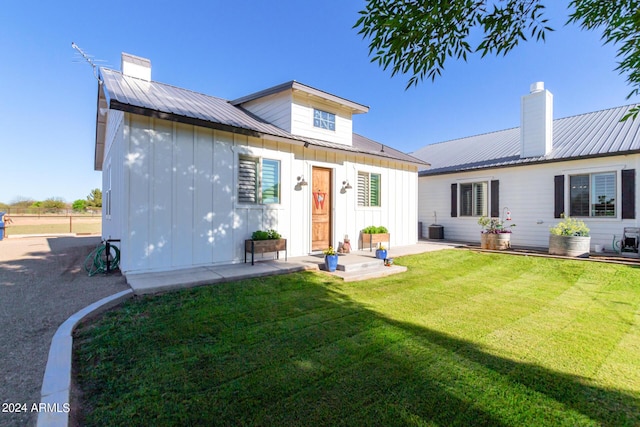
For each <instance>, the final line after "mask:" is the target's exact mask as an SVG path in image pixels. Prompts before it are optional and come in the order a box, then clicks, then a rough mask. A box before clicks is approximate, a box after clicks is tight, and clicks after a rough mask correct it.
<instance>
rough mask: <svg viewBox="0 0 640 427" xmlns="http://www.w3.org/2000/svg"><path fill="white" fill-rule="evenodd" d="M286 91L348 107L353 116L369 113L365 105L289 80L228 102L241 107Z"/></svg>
mask: <svg viewBox="0 0 640 427" xmlns="http://www.w3.org/2000/svg"><path fill="white" fill-rule="evenodd" d="M286 90H292V91H293V90H297V91H300V92H304V93H307V94H309V95H314V96H317V97H319V98H322V99H324V100H327V101H331V102H333V103H336V104H340V105H343V106H346V107H349V108H350V109H351V111H352V112H353V113H354V114H360V113H366V112H368V111H369V107H367V106H366V105H362V104H359V103H357V102H353V101H349V100H348V99H346V98H341V97H339V96H336V95H332V94H330V93H329V92H325V91H323V90H320V89H316V88H314V87H311V86H308V85H305V84H302V83H300V82H297V81H295V80H291V81H289V82H286V83H282V84H280V85H277V86H273V87H270V88H268V89H264V90H261V91H260V92H256V93H252V94H250V95H247V96H243V97H242V98H238V99H234V100H233V101H230V102H231V104H233V105H241V104H244V103H245V102H249V101H253V100H255V99H260V98H264V97H265V96H269V95H273V94H276V93H280V92H284V91H286Z"/></svg>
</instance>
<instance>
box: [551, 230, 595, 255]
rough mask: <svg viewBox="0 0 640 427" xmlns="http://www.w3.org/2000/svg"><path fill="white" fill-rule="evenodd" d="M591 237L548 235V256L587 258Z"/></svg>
mask: <svg viewBox="0 0 640 427" xmlns="http://www.w3.org/2000/svg"><path fill="white" fill-rule="evenodd" d="M590 246H591V237H584V236H558V235H556V234H549V255H562V256H573V257H578V258H589V248H590Z"/></svg>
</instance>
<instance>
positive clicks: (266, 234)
mask: <svg viewBox="0 0 640 427" xmlns="http://www.w3.org/2000/svg"><path fill="white" fill-rule="evenodd" d="M280 238H282V236H281V235H280V233H278V232H277V231H276V230H273V229H271V230H267V231H263V230H257V231H254V232H253V234H252V235H251V239H252V240H275V239H280Z"/></svg>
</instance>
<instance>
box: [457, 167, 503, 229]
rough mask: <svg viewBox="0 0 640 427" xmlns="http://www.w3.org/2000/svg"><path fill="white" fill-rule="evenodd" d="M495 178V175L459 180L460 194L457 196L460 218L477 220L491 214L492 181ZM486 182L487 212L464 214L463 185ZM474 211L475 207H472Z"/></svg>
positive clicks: (458, 188) (458, 189)
mask: <svg viewBox="0 0 640 427" xmlns="http://www.w3.org/2000/svg"><path fill="white" fill-rule="evenodd" d="M492 179H494V178H493V177H479V178H475V179H465V180H463V181H461V180H459V181H458V183H457V184H458V185H457V191H458V194H457V195H456V197H457V208H458V216H457V217H458V218H460V219H473V220H477V219H478V218H480V217H482V216H490V215H489V214H490V207H491V181H492ZM482 183H484V184H485V207H484V208H485V213H484V215H483V214H480V215H473V214H472V215H463V214H462V186H463V185H473V184H482ZM471 210H472V211H473V207H472V209H471Z"/></svg>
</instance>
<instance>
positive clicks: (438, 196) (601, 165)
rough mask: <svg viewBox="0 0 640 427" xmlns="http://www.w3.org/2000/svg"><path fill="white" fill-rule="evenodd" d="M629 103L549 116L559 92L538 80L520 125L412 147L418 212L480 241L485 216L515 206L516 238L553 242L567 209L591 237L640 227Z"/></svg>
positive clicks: (448, 231)
mask: <svg viewBox="0 0 640 427" xmlns="http://www.w3.org/2000/svg"><path fill="white" fill-rule="evenodd" d="M631 107H632V106H623V107H618V108H612V109H609V110H603V111H596V112H593V113H587V114H582V115H579V116H574V117H567V118H563V119H556V120H553V118H552V117H553V96H552V94H551V93H550V92H549V91H548V90H545V89H544V84H543V83H534V84H533V85H532V86H531V92H530V93H529V94H527V95H525V96H523V97H522V100H521V122H520V127H519V128H513V129H507V130H502V131H498V132H492V133H487V134H483V135H477V136H472V137H468V138H461V139H456V140H452V141H447V142H441V143H437V144H432V145H428V146H425V147H423V148H421V149H420V150H418V151H416V152H415V153H413V155H414V156H416V157H418V158H421V159H428V160H429V163H430V164H431V167H430V168H428V169H424V170H421V171H420V172H419V184H418V187H419V196H418V197H419V201H420V202H419V214H418V217H419V221H421V222H422V223H423V224H425V225H428V224H431V223H433V222H434V213H435V214H436V215H437V221H438V223H439V224H440V225H442V226H443V227H444V236H445V238H446V239H451V240H459V241H467V242H478V241H480V229H481V228H480V226H479V225H478V224H477V220H478V218H479V217H480V216H482V215H486V216H491V217H496V218H499V217H502V218H503V219H504V218H505V215H506V212H507V210H509V211H510V212H511V217H512V222H513V223H514V224H516V227H515V228H513V234H512V236H511V241H512V244H513V245H520V246H531V247H547V246H548V236H549V227H551V226H553V225H555V224H556V223H557V222H558V221H560V218H561V215H562V214H563V213H565V214H567V215H569V216H571V217H575V218H580V219H583V220H584V221H585V223H586V224H587V225H588V226H589V228H590V229H591V245H592V246H594V245H596V244H599V245H602V246H603V247H604V248H605V249H607V250H611V249H612V241H613V236H614V235H616V236H617V237H618V238H620V237H621V235H622V233H623V230H624V228H625V227H638V225H639V224H638V220H637V216H636V206H638V205H639V202H640V200H638V192H637V191H636V188H637V180H638V178H637V173H636V171H637V170H638V168H640V119H636V120H631V119H630V120H627V121H621V119H622V118H623V117H624V116H625V114H627V112H628V111H629V109H630V108H631Z"/></svg>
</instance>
